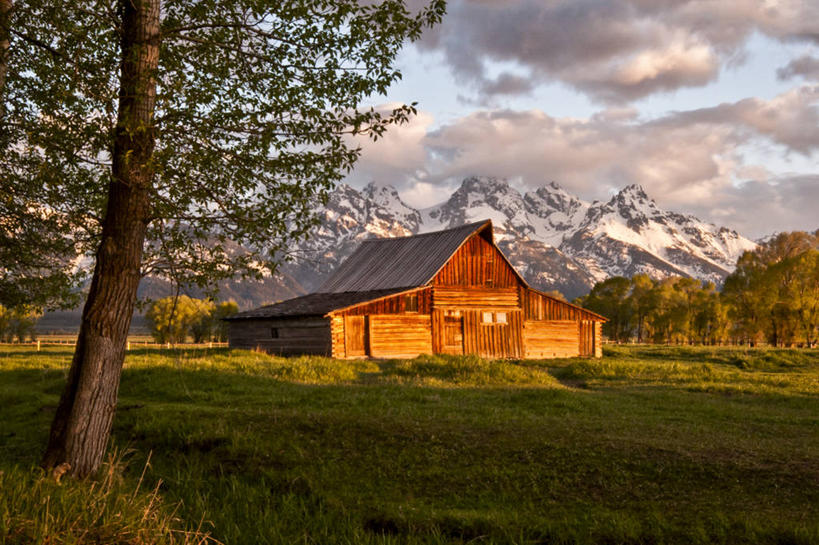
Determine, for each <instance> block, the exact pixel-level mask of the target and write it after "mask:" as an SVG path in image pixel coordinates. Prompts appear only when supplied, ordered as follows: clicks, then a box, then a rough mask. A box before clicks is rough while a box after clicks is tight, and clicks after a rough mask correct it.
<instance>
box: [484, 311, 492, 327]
mask: <svg viewBox="0 0 819 545" xmlns="http://www.w3.org/2000/svg"><path fill="white" fill-rule="evenodd" d="M481 322H482V323H484V324H491V323H492V313H491V312H482V313H481Z"/></svg>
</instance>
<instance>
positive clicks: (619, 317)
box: [580, 276, 632, 342]
mask: <svg viewBox="0 0 819 545" xmlns="http://www.w3.org/2000/svg"><path fill="white" fill-rule="evenodd" d="M630 287H631V283H630V282H629V279H628V278H624V277H622V276H614V277H611V278H607V279H606V280H603V281H602V282H598V283H597V284H595V285H594V287H593V288H592V290H591V291H590V292H589V294H588V295H587V296H585V297H584V298H583V299H582V300H581V301H580V303H581V304H582V305H583V306H585V307H586V308H588V309H589V310H593V311H595V312H598V313H600V314H602V315H603V316H605V317H606V318H608V319H609V321H608V322H606V323H604V324H603V332H604V333H605V334H606V336H608V338H609V339H612V340H613V341H616V342H623V341H626V340H628V339H629V338H630V337H631V331H632V323H631V317H632V310H631V305H630V301H629V297H628V296H629V289H630Z"/></svg>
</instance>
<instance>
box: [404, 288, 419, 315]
mask: <svg viewBox="0 0 819 545" xmlns="http://www.w3.org/2000/svg"><path fill="white" fill-rule="evenodd" d="M404 308H405V309H406V311H407V312H418V294H417V293H410V294H409V295H405V296H404Z"/></svg>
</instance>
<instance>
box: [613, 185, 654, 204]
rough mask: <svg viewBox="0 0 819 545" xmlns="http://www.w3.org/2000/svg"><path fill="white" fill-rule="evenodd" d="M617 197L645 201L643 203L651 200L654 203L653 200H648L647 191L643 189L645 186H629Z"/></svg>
mask: <svg viewBox="0 0 819 545" xmlns="http://www.w3.org/2000/svg"><path fill="white" fill-rule="evenodd" d="M617 195H618V196H619V195H622V196H623V197H631V198H634V199H637V200H643V201H649V200H650V201H652V202H653V199H649V198H648V195H647V194H646V191H645V189H643V186H641V185H640V184H630V185H627V186H626V187H624V188H623V189H621V190H620V192H619V193H618V194H617Z"/></svg>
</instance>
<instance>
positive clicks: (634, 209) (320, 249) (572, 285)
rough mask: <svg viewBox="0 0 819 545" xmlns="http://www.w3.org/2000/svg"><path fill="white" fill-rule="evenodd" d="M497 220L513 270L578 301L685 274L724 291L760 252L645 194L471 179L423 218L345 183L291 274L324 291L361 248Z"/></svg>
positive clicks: (380, 193) (395, 198)
mask: <svg viewBox="0 0 819 545" xmlns="http://www.w3.org/2000/svg"><path fill="white" fill-rule="evenodd" d="M483 219H491V220H492V223H493V224H494V226H495V237H496V240H497V241H498V243H499V246H500V247H501V249H502V250H503V251H504V253H505V254H506V255H507V257H509V259H510V261H511V262H512V263H513V264H514V265H515V267H517V269H518V270H519V271H520V272H521V274H523V276H524V277H525V278H526V279H527V281H528V282H529V283H530V284H532V285H533V286H534V287H537V288H539V289H543V290H553V289H556V290H559V291H561V292H563V293H564V294H565V295H566V296H567V297H569V298H573V297H576V296H578V295H581V294H583V293H586V292H587V291H588V290H589V289H590V288H591V287H592V286H593V285H594V283H595V282H597V281H599V280H603V279H605V278H607V277H609V276H612V275H624V276H631V275H634V274H637V273H648V274H650V275H651V276H653V277H659V278H662V277H666V276H669V275H684V276H691V277H694V278H699V279H703V280H711V281H713V282H716V283H720V282H721V281H722V280H723V279H724V278H725V276H726V275H728V274H729V273H730V272H731V271H732V270H733V268H734V264H735V263H736V260H737V258H738V257H739V256H740V255H741V254H742V252H743V251H745V250H749V249H753V248H755V247H756V244H755V243H754V242H752V241H750V240H748V239H747V238H745V237H743V236H741V235H739V234H737V233H736V232H735V231H731V230H729V229H726V228H720V227H716V226H714V225H712V224H709V223H706V222H703V221H700V220H698V219H697V218H695V217H694V216H690V215H683V214H678V213H676V212H668V211H664V210H662V209H660V208H659V207H657V205H656V203H655V202H654V201H653V200H651V199H650V198H649V197H648V195H646V193H645V191H644V190H643V189H642V188H641V187H640V186H637V185H631V186H628V187H626V188H624V189H623V190H622V191H620V192H619V193H618V194H616V195H614V196H613V197H612V198H611V199H610V200H609V201H607V202H598V201H595V202H593V203H588V202H585V201H583V200H581V199H579V198H577V197H575V196H574V195H572V194H570V193H569V192H567V191H566V190H565V189H563V188H561V187H560V186H559V185H557V184H556V183H554V182H552V183H550V184H548V185H546V186H544V187H541V188H538V189H537V190H536V191H533V192H529V193H525V194H521V193H520V192H519V191H517V190H516V189H515V188H513V187H511V186H510V185H509V183H508V182H507V181H505V180H502V179H498V178H491V177H469V178H466V179H464V180H463V182H462V184H461V186H460V187H459V188H458V189H457V190H456V191H455V192H454V193H453V194H452V195H451V196H450V197H449V199H447V200H446V201H445V202H443V203H441V204H439V205H436V206H433V207H430V208H426V209H423V210H416V209H414V208H412V207H411V206H409V205H407V204H406V203H405V202H403V201H402V200H401V197H400V196H399V194H398V192H397V191H396V190H395V189H394V188H392V187H390V186H378V185H375V184H370V185H368V186H367V187H365V188H364V189H363V190H362V191H357V190H355V189H354V188H352V187H350V186H348V185H344V184H342V185H341V186H339V187H338V188H337V189H336V190H335V191H334V192H333V194H332V195H331V197H330V199H329V201H328V203H327V205H326V206H325V208H324V209H323V210H322V212H321V220H322V222H321V225H320V226H319V227H317V228H316V229H315V231H314V232H313V233H312V236H311V237H310V238H309V239H308V240H307V241H306V242H304V243H302V244H301V245H300V246H299V247H298V248H295V249H294V250H293V252H292V255H293V256H295V258H296V259H295V261H294V262H293V263H290V264H288V265H286V266H285V267H284V270H285V271H287V273H288V274H290V275H292V276H293V277H295V278H298V279H299V282H300V283H301V284H302V285H303V286H305V288H307V289H308V290H309V289H315V287H316V286H318V285H319V284H320V283H321V280H322V279H323V278H325V277H326V275H328V274H329V273H330V271H332V270H333V269H334V268H335V267H336V266H337V265H338V264H339V263H340V262H341V261H342V260H343V259H344V258H345V257H347V256H348V255H350V253H351V252H352V251H353V249H354V248H355V247H356V246H357V245H358V243H359V242H361V241H362V240H364V239H366V238H370V237H394V236H407V235H411V234H416V233H424V232H429V231H435V230H438V229H446V228H449V227H456V226H458V225H462V224H464V223H468V222H473V221H479V220H483Z"/></svg>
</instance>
